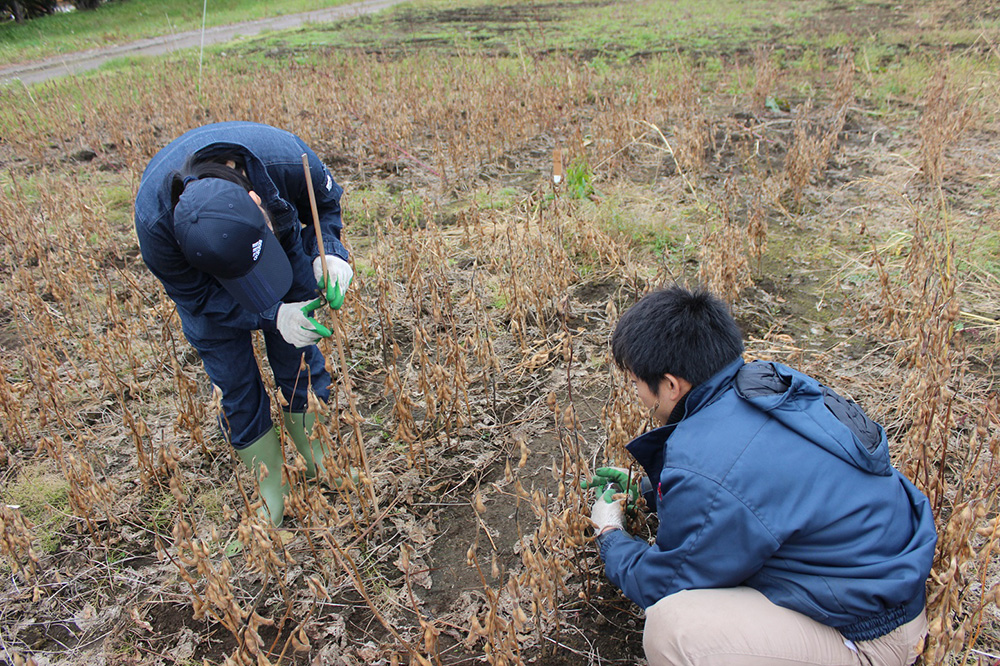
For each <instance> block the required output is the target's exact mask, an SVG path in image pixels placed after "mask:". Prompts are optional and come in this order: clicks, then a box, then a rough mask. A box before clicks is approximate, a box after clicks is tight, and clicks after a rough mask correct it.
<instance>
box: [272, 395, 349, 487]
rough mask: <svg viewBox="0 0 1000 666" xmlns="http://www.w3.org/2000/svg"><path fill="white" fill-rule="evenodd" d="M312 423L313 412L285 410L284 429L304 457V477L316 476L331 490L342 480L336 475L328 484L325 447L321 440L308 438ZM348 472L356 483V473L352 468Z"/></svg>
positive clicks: (314, 420) (314, 416) (340, 483)
mask: <svg viewBox="0 0 1000 666" xmlns="http://www.w3.org/2000/svg"><path fill="white" fill-rule="evenodd" d="M314 423H316V415H315V414H311V413H309V412H306V413H304V414H300V413H297V412H285V429H286V430H288V434H289V435H290V436H291V438H292V441H293V442H295V448H296V449H298V451H299V453H301V454H302V457H303V458H305V459H306V477H308V478H310V479H315V478H316V477H317V476H318V477H319V479H320V482H322V483H323V485H325V486H327V487H328V488H330V489H331V490H333V489H334V488H339V487H340V486H341V485H343V480H342V479H340V478H339V477H336V478H334V479H333V483H334V485H333V486H330V484H329V483H328V481H327V476H326V469H325V468H324V467H323V456H325V455H326V447H325V446H323V442H322V441H321V440H319V439H310V437H309V435H310V434H311V433H312V429H313V424H314ZM350 474H351V478H352V479H353V480H354V482H355V483H357V482H358V473H357V472H356V471H355V470H354V469H351V470H350Z"/></svg>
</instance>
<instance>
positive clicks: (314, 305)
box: [302, 296, 333, 338]
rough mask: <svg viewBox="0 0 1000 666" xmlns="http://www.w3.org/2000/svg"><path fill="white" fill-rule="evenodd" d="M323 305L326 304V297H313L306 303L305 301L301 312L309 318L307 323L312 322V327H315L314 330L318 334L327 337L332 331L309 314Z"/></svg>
mask: <svg viewBox="0 0 1000 666" xmlns="http://www.w3.org/2000/svg"><path fill="white" fill-rule="evenodd" d="M324 305H326V298H324V297H323V296H320V297H319V298H316V299H313V300H311V301H309V302H308V303H306V304H305V305H304V306H302V314H304V315H305V316H306V319H308V320H309V323H310V324H312V326H313V329H315V330H316V332H317V333H319V334H320V336H322V337H324V338H328V337H330V336H331V335H333V331H331V330H330V329H328V328H327V327H326V326H324V325H323V324H321V323H319V322H318V321H316V318H315V317H312V316H310V315H312V313H313V312H315V311H316V310H318V309H320V308H321V307H323V306H324Z"/></svg>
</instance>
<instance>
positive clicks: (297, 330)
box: [275, 301, 322, 347]
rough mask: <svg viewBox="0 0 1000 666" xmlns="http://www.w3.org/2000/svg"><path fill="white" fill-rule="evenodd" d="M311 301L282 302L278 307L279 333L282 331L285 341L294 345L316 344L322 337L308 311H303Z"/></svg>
mask: <svg viewBox="0 0 1000 666" xmlns="http://www.w3.org/2000/svg"><path fill="white" fill-rule="evenodd" d="M309 302H310V301H302V302H300V303H282V304H281V305H280V306H279V307H278V316H277V317H276V320H275V321H276V324H277V326H278V333H281V337H283V338H284V339H285V342H287V343H288V344H290V345H292V346H294V347H308V346H309V345H314V344H316V342H317V341H318V340H319V339H320V338H321V337H322V336H321V335H320V334H319V332H317V331H316V329H315V328H313V324H312V322H311V321H309V318H308V317H307V316H306V313H305V312H303V311H302V308H303V307H305V306H306V305H308V304H309Z"/></svg>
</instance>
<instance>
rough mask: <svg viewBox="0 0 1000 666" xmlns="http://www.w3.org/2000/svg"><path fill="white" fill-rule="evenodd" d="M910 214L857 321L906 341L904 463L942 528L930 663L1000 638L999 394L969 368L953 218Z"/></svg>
mask: <svg viewBox="0 0 1000 666" xmlns="http://www.w3.org/2000/svg"><path fill="white" fill-rule="evenodd" d="M910 214H911V225H910V232H911V236H910V241H909V245H908V247H907V248H906V251H905V258H904V259H903V260H902V263H901V264H900V263H899V262H898V261H897V262H896V263H893V262H892V259H891V257H889V256H885V255H883V254H882V253H879V252H876V253H875V254H874V256H873V261H874V266H875V268H876V271H877V275H878V277H879V285H880V286H879V294H878V298H877V299H876V300H875V302H874V303H873V304H872V305H870V306H869V305H863V306H862V308H861V316H862V317H865V318H866V320H867V321H869V322H882V324H881V325H880V326H879V327H878V330H880V331H881V333H882V334H883V335H886V336H888V337H890V339H895V340H899V341H900V343H899V346H898V352H897V357H896V360H897V362H898V363H899V365H900V367H901V369H902V371H903V372H904V373H905V379H904V381H903V384H902V386H901V387H900V390H899V393H898V395H899V404H898V407H897V410H898V412H899V416H900V418H901V419H903V423H904V426H903V428H902V431H901V433H900V436H899V439H900V448H899V453H898V465H899V466H900V468H901V470H902V471H903V472H904V473H905V474H906V475H907V476H908V477H909V478H911V479H913V480H914V482H915V483H916V484H917V485H918V486H919V487H920V488H921V490H923V491H924V492H925V493H926V494H927V496H928V497H929V498H930V500H931V505H932V507H933V509H934V514H935V517H936V520H937V523H938V526H939V527H938V546H937V556H936V560H935V563H934V569H933V571H932V572H931V579H930V584H929V593H928V611H927V612H928V623H929V627H930V629H929V634H928V640H927V643H926V646H925V649H924V658H925V659H926V660H927V663H931V664H941V663H946V662H947V660H948V659H949V655H954V654H961V653H962V652H963V651H965V650H967V649H970V648H972V647H975V646H979V647H983V646H984V643H983V641H988V640H989V637H991V636H994V635H995V633H996V627H995V621H994V620H993V619H992V617H993V615H994V614H995V612H996V609H997V601H998V598H1000V580H998V579H997V578H996V574H995V571H994V570H993V563H994V561H995V558H996V552H997V549H998V548H1000V534H998V532H997V521H996V515H997V513H998V512H1000V482H998V479H1000V476H998V472H1000V469H998V462H997V460H998V456H1000V436H998V435H997V432H998V429H997V426H998V425H1000V423H998V411H997V407H998V405H997V401H996V397H995V395H991V388H990V387H989V386H988V385H987V384H985V383H984V380H983V379H982V378H979V377H977V376H976V375H975V374H974V373H973V372H971V371H970V362H969V359H968V358H967V356H966V355H965V352H964V350H963V343H962V340H961V338H960V335H959V334H958V333H957V332H956V328H955V323H956V321H957V318H958V315H959V311H960V308H961V294H960V291H959V280H960V276H959V273H958V270H957V268H956V266H955V260H954V258H955V247H954V244H953V241H951V240H949V234H948V233H947V227H948V225H949V224H950V223H951V220H950V216H949V213H948V211H947V209H946V207H944V206H943V205H942V204H941V202H937V201H934V202H932V203H930V204H924V205H919V204H912V205H911V209H910ZM869 325H871V326H873V327H875V324H869ZM988 647H991V648H992V649H994V650H995V649H996V647H995V646H993V645H988Z"/></svg>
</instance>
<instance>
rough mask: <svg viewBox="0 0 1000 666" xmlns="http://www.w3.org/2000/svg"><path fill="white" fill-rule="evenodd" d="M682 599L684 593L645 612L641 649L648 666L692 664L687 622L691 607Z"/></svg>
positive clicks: (659, 602)
mask: <svg viewBox="0 0 1000 666" xmlns="http://www.w3.org/2000/svg"><path fill="white" fill-rule="evenodd" d="M683 597H684V593H683V592H678V593H677V594H672V595H670V596H669V597H664V598H663V599H661V600H660V601H658V602H657V603H656V604H654V605H653V606H650V607H649V608H647V609H646V624H645V627H644V629H643V632H642V647H643V650H644V651H645V652H646V659H647V661H649V666H681V665H685V666H686V665H688V664H690V663H691V661H690V659H689V658H688V656H687V655H688V654H689V650H688V647H689V645H688V644H689V642H690V638H691V627H690V626H689V622H688V619H689V618H690V608H689V607H687V604H685V603H684V599H683Z"/></svg>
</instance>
